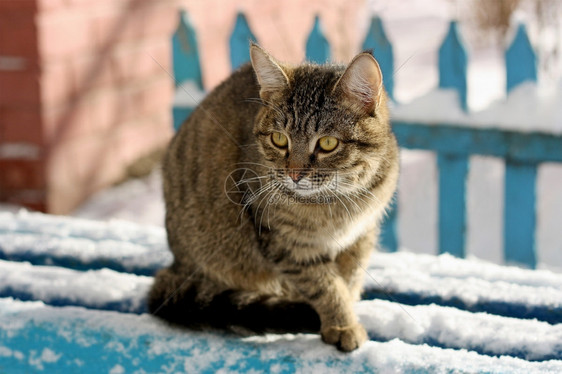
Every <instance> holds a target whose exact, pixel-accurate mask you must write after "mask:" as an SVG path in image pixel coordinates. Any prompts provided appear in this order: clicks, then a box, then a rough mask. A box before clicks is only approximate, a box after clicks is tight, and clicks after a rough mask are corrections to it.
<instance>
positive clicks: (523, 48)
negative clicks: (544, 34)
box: [505, 24, 537, 93]
mask: <svg viewBox="0 0 562 374" xmlns="http://www.w3.org/2000/svg"><path fill="white" fill-rule="evenodd" d="M505 71H506V84H507V92H508V93H509V92H510V91H511V90H512V89H513V88H515V87H516V86H517V85H519V84H521V83H523V82H525V81H532V82H536V81H537V56H536V54H535V51H534V50H533V47H532V46H531V42H530V41H529V37H528V36H527V30H526V28H525V25H523V24H521V25H519V26H518V27H517V33H516V34H515V38H514V39H513V42H512V43H511V45H510V46H509V48H508V49H507V50H506V51H505Z"/></svg>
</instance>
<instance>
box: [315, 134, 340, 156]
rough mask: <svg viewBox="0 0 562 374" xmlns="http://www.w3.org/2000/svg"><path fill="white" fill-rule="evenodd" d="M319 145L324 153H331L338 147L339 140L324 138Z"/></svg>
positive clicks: (330, 137) (329, 137) (331, 137)
mask: <svg viewBox="0 0 562 374" xmlns="http://www.w3.org/2000/svg"><path fill="white" fill-rule="evenodd" d="M318 145H320V148H322V150H323V151H326V152H331V151H333V150H334V149H336V147H337V146H338V139H336V138H334V137H333V136H324V137H322V138H320V140H319V141H318Z"/></svg>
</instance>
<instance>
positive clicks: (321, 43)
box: [306, 16, 330, 64]
mask: <svg viewBox="0 0 562 374" xmlns="http://www.w3.org/2000/svg"><path fill="white" fill-rule="evenodd" d="M306 59H307V60H308V61H310V62H315V63H317V64H325V63H326V62H328V61H330V43H328V40H327V39H326V37H325V36H324V33H323V32H322V25H321V24H320V17H319V16H316V17H314V26H313V28H312V31H311V32H310V34H309V35H308V39H307V41H306Z"/></svg>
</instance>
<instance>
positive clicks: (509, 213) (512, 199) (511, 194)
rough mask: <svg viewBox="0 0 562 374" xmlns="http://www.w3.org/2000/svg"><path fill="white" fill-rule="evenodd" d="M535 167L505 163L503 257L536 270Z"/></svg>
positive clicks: (517, 163) (526, 164)
mask: <svg viewBox="0 0 562 374" xmlns="http://www.w3.org/2000/svg"><path fill="white" fill-rule="evenodd" d="M536 178H537V165H536V164H534V163H521V162H517V161H512V160H510V159H507V160H506V164H505V201H504V255H505V261H506V263H508V264H509V263H511V264H518V265H525V266H528V267H530V268H535V267H536V264H537V259H536V254H535V253H536V252H535V228H536V214H535V201H536V198H535V193H536V190H535V188H536V187H535V186H536Z"/></svg>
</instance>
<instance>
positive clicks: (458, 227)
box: [173, 12, 562, 268]
mask: <svg viewBox="0 0 562 374" xmlns="http://www.w3.org/2000/svg"><path fill="white" fill-rule="evenodd" d="M249 40H253V41H256V40H257V39H256V37H255V36H254V34H253V33H252V31H251V29H250V27H249V25H248V22H247V20H246V17H245V16H244V15H243V14H242V13H239V14H238V15H237V18H236V24H235V27H234V30H233V32H232V35H231V37H230V41H229V43H230V59H231V66H232V68H233V69H235V68H237V67H238V66H240V65H241V64H243V63H245V62H247V61H249V60H250V57H249V50H248V41H249ZM362 48H363V49H364V50H367V49H370V50H373V54H374V56H375V57H376V59H377V60H378V61H379V64H380V67H381V70H382V72H383V76H384V77H385V81H384V83H385V88H386V90H387V92H388V94H389V96H390V98H392V99H394V82H393V74H394V57H393V51H392V44H391V42H390V41H389V40H388V38H387V37H386V34H385V32H384V27H383V23H382V20H381V19H380V18H378V17H375V18H373V19H372V21H371V24H370V27H369V29H368V32H367V35H366V37H365V39H364V43H363V45H362ZM330 56H331V54H330V45H329V43H328V41H327V39H326V38H325V36H324V35H323V32H322V28H321V24H320V19H319V18H318V17H316V19H315V21H314V26H313V28H312V31H311V32H310V35H309V37H308V39H307V43H306V59H307V60H309V61H312V62H316V63H324V62H327V61H329V60H330ZM173 63H174V74H175V78H176V85H180V84H183V83H184V82H186V81H192V82H194V83H195V85H196V87H198V88H199V89H200V90H203V86H202V81H201V67H200V64H199V52H198V48H197V38H196V33H195V30H194V29H193V27H192V26H191V24H190V22H189V19H188V17H187V15H186V13H185V12H182V13H181V15H180V23H179V26H178V29H177V31H176V33H175V34H174V36H173ZM467 63H468V58H467V53H466V51H465V48H464V46H463V43H462V42H461V39H460V37H459V35H458V31H457V23H456V21H452V22H451V23H450V26H449V30H448V32H447V35H446V37H445V39H444V41H443V43H442V44H441V47H440V49H439V87H440V88H448V89H454V90H456V91H457V92H458V96H459V103H458V104H459V106H460V107H461V108H462V109H463V110H465V111H466V110H467ZM505 66H506V74H507V77H506V78H507V79H506V82H507V87H506V90H507V92H508V93H509V92H510V91H511V90H512V89H513V88H515V87H516V86H518V85H519V84H521V83H523V82H525V81H536V79H537V63H536V55H535V53H534V51H533V48H532V46H531V43H530V42H529V39H528V37H527V33H526V30H525V26H524V25H520V26H519V27H518V30H517V33H516V36H515V38H514V40H513V42H512V43H511V45H510V46H509V48H508V49H507V50H506V52H505ZM173 110H174V126H175V127H176V128H177V127H179V125H181V123H182V122H183V121H184V120H185V119H186V118H187V116H188V115H189V113H190V112H191V110H193V107H185V106H175V107H174V109H173ZM492 125H493V124H492ZM393 129H394V132H395V133H396V136H397V138H398V142H399V144H400V146H401V147H404V148H411V149H422V150H430V151H433V152H435V153H436V154H437V166H438V170H439V181H438V187H439V208H438V216H439V222H438V226H439V230H438V231H439V236H438V238H439V252H440V253H443V252H448V253H451V254H453V255H455V256H458V257H464V256H465V243H466V226H467V223H466V195H467V194H466V179H467V173H468V170H469V165H470V162H469V158H470V156H471V155H485V156H494V157H500V158H502V159H503V160H504V162H505V170H506V171H505V198H504V199H505V204H504V232H503V236H504V256H505V260H506V262H507V263H516V264H520V265H523V266H527V267H531V268H534V267H535V266H536V250H535V230H536V212H535V208H536V197H535V195H536V178H537V167H538V165H539V164H540V163H543V162H562V136H557V135H553V134H546V133H539V132H531V133H529V132H525V133H522V132H516V131H508V130H501V129H494V128H489V129H482V128H469V127H459V126H457V125H455V124H454V123H439V124H425V123H415V122H408V123H407V122H402V121H393ZM398 203H399V202H396V203H395V204H398ZM396 218H397V217H396V209H395V208H394V209H393V210H392V212H391V213H390V214H389V216H388V217H387V220H386V222H385V225H384V229H383V234H382V238H381V243H382V246H383V247H385V248H386V249H387V250H390V251H396V250H397V248H398V246H399V241H398V237H397V234H396V232H397V228H396V222H397V220H396Z"/></svg>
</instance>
